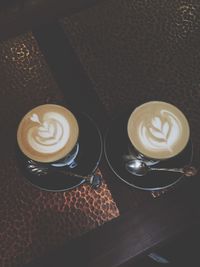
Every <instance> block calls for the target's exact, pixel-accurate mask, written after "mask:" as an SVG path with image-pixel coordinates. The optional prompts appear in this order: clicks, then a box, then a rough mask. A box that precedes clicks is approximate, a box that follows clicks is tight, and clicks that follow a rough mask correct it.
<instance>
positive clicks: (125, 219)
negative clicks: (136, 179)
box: [28, 1, 200, 267]
mask: <svg viewBox="0 0 200 267" xmlns="http://www.w3.org/2000/svg"><path fill="white" fill-rule="evenodd" d="M80 2H81V1H80ZM91 2H92V1H91ZM136 2H137V1H136ZM188 2H189V1H188ZM193 2H194V3H193V4H194V7H193V8H195V12H196V13H195V15H196V17H192V18H191V17H189V18H188V17H187V19H188V20H191V25H192V26H193V24H192V19H194V20H195V27H196V28H195V27H194V28H193V27H192V26H191V28H189V30H188V35H187V36H186V37H185V38H183V37H184V36H183V35H182V36H181V34H184V31H182V29H180V31H181V34H180V35H178V34H177V35H176V36H175V35H174V38H178V37H180V42H172V45H171V47H170V48H169V46H167V45H166V46H165V43H163V40H164V39H162V38H163V36H162V30H160V31H159V33H158V34H161V39H160V40H161V41H160V42H159V44H158V43H156V42H154V41H155V40H158V39H156V38H158V35H157V34H156V32H155V33H154V34H155V36H154V37H155V40H153V39H151V37H149V36H148V35H147V33H149V28H148V27H147V28H146V35H145V33H144V34H142V36H147V39H146V40H144V39H142V37H141V39H140V36H139V35H136V32H135V36H136V37H135V38H138V40H139V39H140V41H138V43H137V41H136V42H135V43H132V44H135V45H137V49H136V50H138V49H139V48H141V49H143V45H144V43H146V42H147V41H148V40H149V41H150V40H152V42H149V46H150V47H151V49H157V48H156V44H157V45H158V46H159V47H160V46H162V47H163V51H166V48H167V47H168V48H169V49H171V51H167V52H166V54H165V52H163V51H162V50H161V52H160V50H159V49H158V52H159V53H158V55H152V58H151V56H149V54H151V49H150V50H148V49H147V47H146V50H145V52H146V53H147V54H146V55H144V58H140V56H138V57H137V56H136V63H139V64H140V65H139V69H140V71H141V70H143V68H144V71H142V72H141V73H140V75H138V76H137V78H134V79H135V85H137V86H138V88H139V89H138V91H137V94H138V95H139V94H140V93H139V92H140V91H141V92H142V93H141V99H139V97H137V98H136V100H133V97H132V98H131V99H132V101H135V102H134V104H138V103H140V102H141V101H142V97H144V98H143V99H144V100H146V99H151V96H149V95H150V93H151V94H152V92H153V93H155V91H156V90H158V89H159V87H160V88H161V90H160V91H159V96H157V98H161V99H165V100H169V101H173V100H174V102H175V103H180V105H182V106H183V108H184V110H185V111H186V113H187V114H190V115H191V116H192V118H191V123H192V130H193V135H194V140H195V151H196V152H195V160H194V164H196V165H198V164H199V130H198V129H197V128H198V127H197V126H198V125H199V118H200V107H199V100H200V94H199V81H200V76H199V74H198V72H199V68H200V65H199V63H198V62H199V61H198V59H199V57H200V56H199V55H200V53H199V48H198V44H199V40H200V36H199V32H198V30H197V29H199V26H200V25H199V16H200V13H199V9H198V8H199V6H198V5H195V1H193ZM81 4H82V3H81ZM171 5H172V11H173V10H174V8H175V7H173V4H171ZM171 5H170V4H169V5H168V6H167V8H168V9H169V10H170V6H171ZM176 5H178V4H177V3H175V6H176ZM191 5H192V4H188V6H187V5H186V8H185V9H184V7H181V8H182V9H183V10H184V12H185V13H184V12H183V17H184V15H185V14H186V15H188V16H189V14H190V16H192V15H191V14H192V11H191V10H193V9H192V8H191ZM118 7H119V6H118ZM144 7H145V6H144ZM147 8H148V7H147ZM159 8H161V9H162V8H163V7H161V6H159ZM136 9H137V10H138V12H141V14H140V15H142V14H143V12H145V11H144V9H142V7H141V9H140V7H139V4H138V6H137V5H136ZM152 10H155V7H153V9H152ZM152 10H151V11H152ZM162 10H163V9H162ZM176 10H178V9H176ZM188 10H189V11H188ZM187 11H188V13H187ZM91 12H92V11H91ZM95 12H97V11H95ZM152 12H153V11H152ZM166 13H167V10H166ZM90 14H91V13H90ZM153 14H154V15H155V14H156V11H155V13H153ZM86 15H87V12H86ZM140 15H138V17H137V19H136V22H134V23H136V24H134V26H137V23H138V25H139V24H140V22H139V17H140ZM165 15H166V14H165ZM162 16H163V14H162V13H161V14H160V15H158V17H159V20H162ZM169 17H170V18H171V14H170V15H169ZM152 18H153V17H152ZM180 18H181V17H180ZM180 18H178V19H180ZM196 18H198V20H196ZM146 19H147V21H148V16H147V18H146ZM178 19H177V20H178ZM127 20H128V18H127ZM137 20H138V21H137ZM159 20H158V21H157V22H159ZM157 22H154V21H153V22H152V24H151V23H150V26H149V27H150V28H151V26H152V25H155V24H156V23H157ZM142 23H143V22H142ZM62 25H63V22H62ZM64 25H65V23H64ZM185 25H186V24H184V27H185V28H184V30H185V31H186V30H187V27H186V26H185ZM189 25H190V24H189ZM127 26H128V24H127ZM129 26H130V25H129ZM157 26H158V28H159V24H157ZM166 26H168V24H166ZM188 27H189V26H188ZM119 28H120V27H119ZM142 29H143V30H145V27H143V28H142ZM195 29H196V30H195ZM175 30H177V29H175ZM151 33H152V34H153V32H151ZM193 33H194V34H193ZM75 34H78V32H75ZM80 34H81V36H83V37H84V33H83V32H81V33H80ZM175 34H176V33H175ZM34 35H35V36H36V37H37V40H38V42H39V44H40V47H41V49H42V51H43V53H44V55H45V56H46V60H47V62H48V63H49V65H50V67H51V70H52V72H53V74H54V75H55V77H56V80H57V82H58V84H59V86H60V88H62V89H63V92H64V93H65V97H66V100H67V101H69V103H71V104H74V105H77V104H78V105H79V107H80V108H81V109H84V110H86V111H87V112H88V113H89V114H91V115H92V116H93V117H94V118H95V120H96V121H97V122H98V124H99V125H100V127H101V129H102V131H104V130H105V128H106V127H107V125H108V124H109V121H110V118H111V117H112V114H113V112H115V111H116V109H117V107H120V108H123V109H124V110H125V109H126V108H127V106H129V107H130V105H131V103H130V102H131V101H130V97H129V96H130V95H128V94H127V98H125V99H122V100H121V98H120V97H121V94H120V93H119V90H120V89H119V88H117V90H118V91H117V90H116V94H115V96H114V97H113V96H112V95H110V98H109V99H108V100H107V103H106V102H105V101H106V100H105V99H104V98H103V97H102V95H103V94H101V93H102V92H101V91H98V85H99V84H98V80H97V81H95V80H93V78H94V77H95V74H94V73H92V72H91V69H90V68H87V67H88V66H89V65H87V64H86V65H84V62H83V61H82V59H83V58H84V57H81V56H82V54H81V49H80V50H78V51H79V53H75V52H74V49H75V50H76V48H77V47H78V45H77V43H76V40H75V41H74V40H73V38H72V42H71V43H72V44H73V48H72V46H71V44H70V43H69V39H68V37H67V36H66V35H64V31H63V30H62V28H61V25H60V23H57V22H55V21H53V22H51V23H49V24H47V25H43V26H42V27H39V28H37V26H35V29H34ZM116 35H117V33H116ZM69 36H70V35H69ZM170 37H172V35H171V36H170ZM77 38H78V37H77ZM148 38H149V39H148ZM172 38H173V37H172ZM181 38H182V39H181ZM75 39H76V38H75ZM131 40H132V39H131ZM174 40H175V39H174ZM85 45H86V46H87V45H88V43H87V42H86V44H85ZM127 45H128V44H127ZM176 45H177V47H176ZM83 46H84V45H83ZM94 46H96V47H97V46H98V44H96V43H95V44H94ZM80 47H81V45H80ZM96 47H95V48H96ZM119 48H120V47H119ZM176 48H177V49H176ZM76 51H77V50H76ZM94 51H95V50H94ZM100 51H101V50H100ZM101 52H102V51H101ZM162 52H163V54H162ZM197 52H198V53H197ZM103 53H104V51H103ZM106 53H107V52H106ZM119 53H120V52H119ZM148 53H149V54H148ZM168 53H169V54H170V53H171V56H172V58H173V59H174V58H175V60H174V62H173V60H171V58H170V57H168V55H169V54H168ZM77 55H78V57H77ZM89 56H90V55H89ZM123 56H124V55H122V57H123ZM176 56H177V58H176ZM125 57H126V53H125ZM157 57H160V58H162V60H164V59H166V62H164V63H163V64H162V63H161V65H160V66H159V67H160V68H161V69H162V70H163V69H164V68H165V69H164V71H163V72H160V73H159V67H158V69H155V68H154V67H155V66H154V65H152V68H149V69H148V64H147V63H149V64H151V62H155V61H154V60H155V58H157ZM105 58H108V62H109V64H111V65H110V67H111V68H112V67H113V68H114V65H112V64H114V63H112V62H111V63H110V61H109V60H110V57H109V56H108V54H106V55H105V54H103V56H102V59H105ZM80 59H81V63H82V64H81V63H80ZM140 59H141V61H140ZM136 63H134V64H133V65H134V67H135V69H134V71H136V72H137V68H136V65H137V64H136ZM92 64H93V63H91V68H92ZM94 64H95V63H94ZM176 64H177V65H176ZM174 65H175V67H174ZM83 66H84V70H83ZM131 66H132V65H131ZM145 66H146V69H145ZM101 67H102V66H101ZM176 67H177V68H176ZM179 67H181V68H179ZM193 67H195V68H193ZM173 68H175V72H173V71H172V72H170V69H173ZM102 69H103V68H102ZM66 70H67V71H66ZM147 70H150V73H148V75H149V76H148V77H147V78H145V75H146V74H147V73H146V72H145V71H147ZM164 73H167V74H166V77H165V74H164ZM88 74H89V76H90V79H88V76H87V75H88ZM112 74H113V73H112V71H111V76H110V77H111V78H110V79H111V81H113V80H115V84H117V82H118V79H119V78H118V77H114V78H113V76H112ZM115 74H116V73H115ZM137 74H139V72H137ZM158 74H160V80H159V79H155V77H154V75H158ZM125 77H126V74H125ZM153 78H154V79H153ZM129 79H131V78H129ZM140 79H142V80H143V82H140ZM91 80H92V82H91ZM122 80H123V79H122ZM169 80H170V81H169ZM129 81H130V80H129ZM95 82H96V83H95ZM151 82H152V84H151ZM170 82H171V83H170ZM119 83H120V81H119ZM103 84H104V81H103V82H102V83H101V85H103ZM130 84H131V83H130ZM131 85H132V84H131ZM147 85H149V87H150V89H151V90H150V91H148V92H147V93H146V94H145V93H144V92H145V91H144V90H145V88H147ZM178 85H179V86H180V87H181V88H177V86H178ZM190 85H191V86H190ZM111 87H112V86H111ZM152 87H155V91H154V89H152ZM65 88H72V90H71V91H67V90H65ZM83 88H84V90H82V89H83ZM94 88H95V90H94ZM170 88H173V90H171V91H170ZM174 88H177V92H176V91H174ZM121 90H123V89H121ZM132 90H133V89H132ZM99 92H100V93H99ZM164 92H165V93H164ZM175 92H176V93H175ZM109 93H110V92H108V95H109ZM77 94H78V95H79V98H78V99H77V97H76V96H77ZM138 99H139V100H138ZM187 101H189V104H188V106H187ZM132 103H133V102H132ZM101 169H102V171H103V175H104V177H105V179H106V180H107V182H108V183H109V186H110V188H111V191H112V194H113V196H114V199H115V201H116V202H117V205H118V207H119V210H120V217H119V218H118V219H115V220H114V221H112V222H109V223H107V224H105V225H104V226H102V227H99V228H98V229H96V230H94V231H91V232H90V233H88V234H86V235H84V236H82V237H81V238H79V239H76V240H73V241H72V242H71V243H70V244H66V246H64V247H63V248H62V249H60V250H59V251H55V254H51V255H47V257H45V258H43V259H40V260H39V261H37V262H33V263H32V264H30V265H28V266H66V265H67V264H69V262H70V264H69V266H80V265H79V264H80V262H81V265H82V266H87V267H89V266H91V267H94V266H95V267H98V266H105V267H106V266H108V267H114V266H116V267H117V266H120V265H122V264H125V263H126V262H128V261H131V262H134V261H136V260H137V259H138V258H139V257H141V256H143V255H148V254H149V253H150V252H152V251H154V250H155V249H156V248H158V247H159V246H161V245H163V244H165V243H167V242H169V241H170V240H173V238H174V237H177V236H179V235H180V234H184V232H185V231H188V230H189V231H190V230H192V229H194V227H198V226H199V223H200V212H199V204H198V203H199V200H200V197H199V192H198V191H199V181H198V179H199V174H198V175H197V176H196V177H193V178H190V179H183V180H182V181H181V182H180V183H179V184H178V185H177V186H176V187H175V188H173V189H172V190H169V191H167V192H164V193H161V194H160V195H159V196H158V197H156V198H154V197H153V196H152V194H150V193H149V192H144V191H139V190H134V189H132V188H130V187H128V186H127V185H125V184H123V183H122V182H121V181H119V180H118V179H117V178H116V177H115V176H114V175H113V174H112V172H111V171H110V170H109V168H108V166H107V164H106V162H105V159H103V160H102V162H101Z"/></svg>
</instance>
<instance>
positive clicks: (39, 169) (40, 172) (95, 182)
mask: <svg viewBox="0 0 200 267" xmlns="http://www.w3.org/2000/svg"><path fill="white" fill-rule="evenodd" d="M26 169H27V170H28V171H29V172H30V173H32V174H35V175H37V176H44V175H48V174H53V173H54V174H59V173H60V174H63V175H66V176H68V177H69V176H71V177H73V179H77V183H78V182H81V181H82V180H84V181H85V182H87V183H89V184H90V185H91V186H92V188H94V189H97V188H99V186H100V185H101V184H102V177H101V175H99V174H97V173H92V174H90V175H87V176H85V175H80V174H76V173H73V172H70V171H69V170H67V169H65V168H61V167H60V168H58V167H57V168H56V167H52V166H49V165H47V164H40V163H38V162H36V161H34V160H28V161H27V162H26Z"/></svg>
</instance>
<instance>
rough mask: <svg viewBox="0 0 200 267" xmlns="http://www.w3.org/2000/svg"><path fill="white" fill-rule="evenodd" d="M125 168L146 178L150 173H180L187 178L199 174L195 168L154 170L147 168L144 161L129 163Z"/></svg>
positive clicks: (135, 160) (134, 160)
mask: <svg viewBox="0 0 200 267" xmlns="http://www.w3.org/2000/svg"><path fill="white" fill-rule="evenodd" d="M125 167H126V170H127V171H128V172H130V173H131V174H134V175H137V176H144V175H146V174H147V173H148V172H149V171H168V172H180V173H183V174H184V175H185V176H194V175H196V173H197V169H196V168H195V167H193V166H185V167H183V168H153V167H149V166H147V165H146V163H145V162H144V161H141V160H138V159H133V160H131V161H128V162H127V163H126V165H125Z"/></svg>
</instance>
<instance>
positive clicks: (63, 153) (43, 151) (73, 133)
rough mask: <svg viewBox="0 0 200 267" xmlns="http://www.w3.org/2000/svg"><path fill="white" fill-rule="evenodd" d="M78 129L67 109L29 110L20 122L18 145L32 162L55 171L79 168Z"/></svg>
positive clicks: (49, 107) (51, 106)
mask: <svg viewBox="0 0 200 267" xmlns="http://www.w3.org/2000/svg"><path fill="white" fill-rule="evenodd" d="M78 137H79V126H78V122H77V119H76V117H75V116H74V115H73V114H72V112H71V111H70V110H68V109H67V108H65V107H63V106H60V105H55V104H44V105H40V106H37V107H35V108H33V109H32V110H30V111H29V112H28V113H27V114H26V115H25V116H24V117H23V118H22V120H21V121H20V123H19V126H18V130H17V143H18V146H19V148H20V150H21V152H22V153H23V154H24V155H25V156H26V157H27V158H28V159H31V160H33V161H36V162H39V163H44V164H50V165H52V166H54V167H63V166H69V167H70V168H74V167H76V165H77V163H76V161H75V159H76V157H77V155H78V152H79V144H78Z"/></svg>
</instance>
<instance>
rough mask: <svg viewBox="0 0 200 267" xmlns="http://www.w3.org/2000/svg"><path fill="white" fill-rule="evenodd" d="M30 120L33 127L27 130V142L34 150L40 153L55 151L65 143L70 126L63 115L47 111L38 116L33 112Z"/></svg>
mask: <svg viewBox="0 0 200 267" xmlns="http://www.w3.org/2000/svg"><path fill="white" fill-rule="evenodd" d="M35 118H37V120H35ZM30 120H31V121H33V127H31V128H30V129H29V130H28V132H27V142H28V143H29V145H30V146H31V147H32V148H33V149H34V150H36V151H38V152H40V153H55V152H57V151H59V150H60V149H61V148H62V147H64V146H65V145H66V143H67V141H68V140H69V134H70V127H69V122H68V121H67V119H66V118H65V117H64V116H63V115H61V114H58V113H56V112H47V113H45V114H44V116H43V117H42V118H39V116H38V115H37V114H36V113H34V114H33V115H32V117H30Z"/></svg>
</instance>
